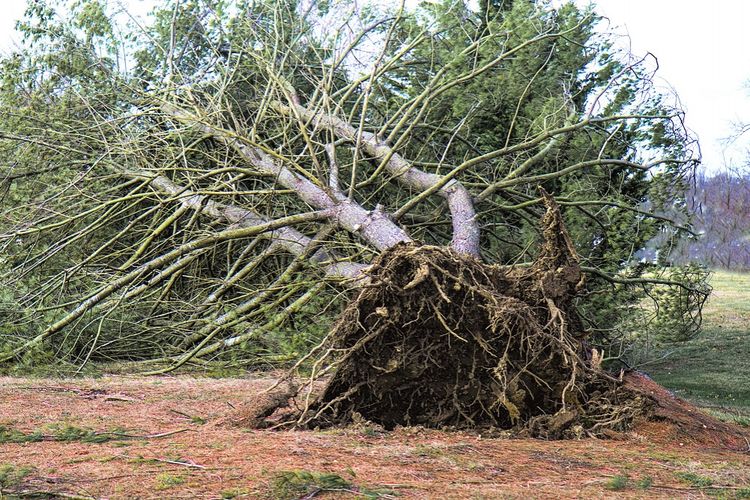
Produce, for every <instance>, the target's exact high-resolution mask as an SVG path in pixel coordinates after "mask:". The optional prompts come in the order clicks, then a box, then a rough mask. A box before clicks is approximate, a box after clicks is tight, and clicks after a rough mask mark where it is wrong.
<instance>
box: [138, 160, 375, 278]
mask: <svg viewBox="0 0 750 500" xmlns="http://www.w3.org/2000/svg"><path fill="white" fill-rule="evenodd" d="M127 175H130V176H133V177H140V178H144V179H150V180H151V182H150V185H151V186H152V187H155V188H157V189H158V190H159V191H161V192H163V193H166V194H169V195H171V196H174V197H177V198H179V200H180V203H181V204H182V206H184V207H187V208H190V209H192V210H201V212H202V213H204V214H206V215H210V216H213V217H216V218H220V219H224V220H226V221H228V222H230V223H231V224H232V225H233V226H234V227H240V228H242V227H251V226H256V225H260V224H267V223H268V222H269V221H268V220H267V219H266V218H265V217H262V216H261V215H259V214H257V213H255V212H254V211H252V210H249V209H246V208H242V207H238V206H235V205H228V204H224V203H217V202H215V201H213V200H210V199H207V197H206V196H203V195H200V194H196V193H194V192H192V191H190V190H189V189H187V188H184V187H181V186H179V185H177V184H175V183H174V182H172V181H171V180H169V179H167V178H166V177H164V176H161V175H160V176H155V177H154V176H149V175H148V174H146V173H142V172H127ZM263 236H264V237H265V238H267V239H269V240H271V241H272V246H275V247H279V248H282V249H284V250H285V251H287V252H289V253H291V254H292V255H297V256H299V255H302V254H303V253H305V249H306V248H307V247H308V246H309V245H310V243H311V242H312V239H311V238H309V237H307V236H305V235H304V234H302V233H301V232H300V231H298V230H296V229H294V228H293V227H281V228H278V229H275V230H273V231H269V232H267V233H263ZM310 260H311V261H313V262H315V263H318V264H321V267H322V268H323V270H324V271H325V273H326V275H328V276H332V277H342V278H356V277H360V275H361V272H362V270H363V269H365V268H366V267H367V265H365V264H360V263H356V262H336V258H335V256H334V255H333V254H331V253H330V252H328V251H327V250H325V249H320V250H318V251H317V252H316V253H315V254H314V255H312V256H311V257H310Z"/></svg>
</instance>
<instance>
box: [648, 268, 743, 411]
mask: <svg viewBox="0 0 750 500" xmlns="http://www.w3.org/2000/svg"><path fill="white" fill-rule="evenodd" d="M711 284H712V286H713V287H714V289H713V292H712V294H711V297H710V298H709V300H708V302H707V304H706V307H705V308H704V314H703V331H702V333H701V334H700V335H698V336H697V337H696V338H694V339H692V340H689V341H687V342H681V343H675V344H669V345H665V346H663V347H662V348H661V352H660V353H659V356H657V357H663V359H661V360H660V361H658V362H655V363H652V364H649V365H648V366H646V367H644V370H645V371H646V372H647V373H649V375H651V376H652V377H653V378H654V380H656V381H657V382H658V383H660V384H662V385H664V386H665V387H667V388H668V389H670V390H672V391H674V392H675V393H676V394H677V395H678V396H680V397H683V398H685V399H688V400H690V401H692V402H694V403H696V404H698V405H699V406H704V407H707V408H709V409H713V410H715V411H716V412H717V413H718V414H717V416H719V417H720V418H725V419H727V420H732V421H736V422H737V423H738V424H740V425H748V421H750V384H748V383H747V381H748V380H750V362H748V360H750V274H749V273H729V272H724V271H717V272H715V273H713V275H712V277H711Z"/></svg>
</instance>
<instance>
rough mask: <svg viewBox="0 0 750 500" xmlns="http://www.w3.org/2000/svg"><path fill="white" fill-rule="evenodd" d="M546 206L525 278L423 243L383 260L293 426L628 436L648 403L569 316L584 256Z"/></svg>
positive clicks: (340, 325) (349, 311)
mask: <svg viewBox="0 0 750 500" xmlns="http://www.w3.org/2000/svg"><path fill="white" fill-rule="evenodd" d="M546 201H547V207H548V210H547V213H546V215H545V217H544V219H543V221H542V223H543V235H544V240H543V243H542V248H541V250H540V252H539V256H538V258H537V260H536V261H535V263H534V264H533V265H531V266H528V267H516V268H513V267H510V268H509V267H499V266H488V265H486V264H484V263H482V262H480V261H479V260H478V259H475V258H473V257H470V256H465V255H460V254H457V253H455V252H454V251H452V250H450V249H448V248H443V247H433V246H419V245H415V244H403V245H398V246H396V247H394V248H392V249H390V250H388V251H386V252H384V253H383V254H382V255H380V256H379V257H378V259H377V260H376V261H375V262H374V263H373V265H372V267H371V270H370V272H369V275H370V278H371V284H370V285H368V286H366V287H364V288H363V289H362V290H361V291H360V293H359V296H358V297H357V298H356V300H354V301H353V302H352V303H351V304H350V305H349V307H347V308H346V310H345V311H344V313H343V315H342V316H341V318H340V319H339V320H338V322H337V324H336V326H335V327H334V330H333V332H332V334H331V336H330V339H331V341H330V343H331V344H330V347H331V349H330V350H329V351H328V353H329V354H328V357H329V359H328V360H327V361H328V363H332V364H329V366H331V367H332V368H333V374H332V375H331V377H330V379H329V380H328V382H327V384H326V385H325V387H324V389H323V390H322V392H321V393H320V394H319V395H318V396H317V397H316V398H315V399H313V400H310V401H308V403H307V404H305V405H304V407H303V408H300V409H299V410H298V411H297V412H296V413H295V414H293V415H292V416H291V417H289V421H294V422H295V424H296V425H297V426H302V427H314V426H320V427H325V426H331V425H339V424H347V423H351V422H352V421H353V420H360V419H365V420H368V421H371V422H374V423H376V424H379V425H382V426H383V427H385V428H393V427H395V426H398V425H423V426H428V427H440V428H446V427H451V428H461V429H466V428H490V427H491V428H496V429H514V430H515V431H517V432H519V433H522V434H526V435H532V436H538V437H545V438H561V437H574V436H578V437H580V436H581V435H585V434H589V435H591V434H602V433H605V432H606V431H607V430H611V429H615V430H622V429H625V428H626V427H627V426H628V424H629V423H630V422H631V421H632V419H633V418H634V417H635V416H636V415H637V414H639V413H640V412H642V411H643V409H644V406H645V405H646V402H645V400H644V399H643V398H642V397H640V396H638V395H636V394H634V393H632V392H630V391H628V390H627V389H626V388H625V387H624V386H623V385H622V384H621V383H620V382H619V381H618V380H617V379H615V378H613V377H611V376H609V375H608V374H606V373H604V372H603V371H602V370H601V369H600V368H599V367H598V360H597V359H596V356H594V359H593V360H592V356H591V354H592V351H591V350H590V349H589V348H588V347H587V345H586V342H585V336H586V334H585V332H584V329H583V327H582V324H581V321H580V319H579V317H578V315H577V313H576V311H575V308H574V306H573V300H574V299H575V297H576V294H577V292H578V291H579V290H580V289H581V287H582V285H583V275H582V273H581V269H580V266H579V263H578V257H577V255H576V253H575V251H574V249H573V246H572V245H571V242H570V239H569V237H568V235H567V232H566V230H565V228H564V227H563V224H562V220H561V217H560V212H559V209H558V207H557V205H556V204H555V202H554V201H553V200H552V199H551V198H549V197H547V199H546ZM594 353H595V351H594Z"/></svg>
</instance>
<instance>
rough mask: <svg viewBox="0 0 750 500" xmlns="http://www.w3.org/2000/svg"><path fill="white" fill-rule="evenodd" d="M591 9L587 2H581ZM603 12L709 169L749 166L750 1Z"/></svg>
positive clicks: (650, 3)
mask: <svg viewBox="0 0 750 500" xmlns="http://www.w3.org/2000/svg"><path fill="white" fill-rule="evenodd" d="M155 1H158V0H122V1H121V2H118V3H122V4H124V5H125V7H126V8H127V9H128V10H130V11H131V12H138V13H143V12H145V11H146V10H147V6H148V5H151V4H153V3H154V2H155ZM576 1H577V3H579V4H586V3H588V0H585V1H584V0H576ZM595 3H596V4H597V5H598V7H597V10H598V12H599V13H601V14H602V15H604V16H606V17H608V18H609V19H610V22H611V27H612V28H614V29H615V30H616V31H617V32H618V33H623V34H628V35H629V36H630V43H631V49H632V51H633V52H634V53H635V54H636V55H643V54H645V53H646V52H651V53H653V54H654V55H655V56H656V57H657V58H658V60H659V66H660V70H659V72H658V73H657V76H659V77H660V82H661V84H663V85H664V86H671V87H673V88H674V89H675V90H676V91H677V94H678V95H679V97H680V100H681V102H682V105H683V107H684V108H685V109H686V111H687V118H686V122H687V125H688V127H689V128H690V129H691V130H693V131H694V132H695V133H696V134H697V135H698V137H699V139H700V144H701V149H702V152H703V161H704V166H705V168H706V169H707V170H708V171H709V172H715V171H717V170H720V169H722V168H723V167H724V166H725V165H728V166H739V165H740V164H742V163H743V162H744V159H745V156H746V148H747V147H748V145H750V139H749V138H743V140H740V141H737V142H735V143H734V144H733V145H731V146H730V147H728V148H726V147H725V146H723V145H722V144H721V139H723V138H726V137H728V136H730V135H731V134H732V130H733V129H732V123H736V122H739V121H747V122H750V90H749V89H747V88H746V87H745V85H746V82H748V81H750V57H748V54H749V53H750V35H748V34H747V33H746V31H745V30H746V29H747V23H748V20H749V19H750V1H748V0H715V1H714V2H699V1H698V0H598V1H597V2H595ZM0 5H1V6H2V7H0V51H2V52H6V51H7V50H8V48H9V47H11V46H12V45H13V43H14V41H17V39H18V37H17V36H16V35H14V33H13V29H14V24H15V21H16V20H17V19H19V18H20V17H21V16H22V15H23V11H24V9H25V5H26V2H25V0H0Z"/></svg>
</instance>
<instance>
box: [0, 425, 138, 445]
mask: <svg viewBox="0 0 750 500" xmlns="http://www.w3.org/2000/svg"><path fill="white" fill-rule="evenodd" d="M126 432H127V431H125V430H124V429H119V428H118V429H114V430H112V431H109V432H97V431H95V430H93V429H87V428H83V427H76V426H74V425H69V424H52V425H50V426H48V427H47V429H46V430H41V429H36V430H33V431H31V432H28V433H26V432H23V431H20V430H18V429H13V428H12V427H8V426H4V425H0V444H6V443H36V442H39V441H62V442H81V443H105V442H107V441H122V440H123V439H128V437H127V436H126V435H125V434H126Z"/></svg>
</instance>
